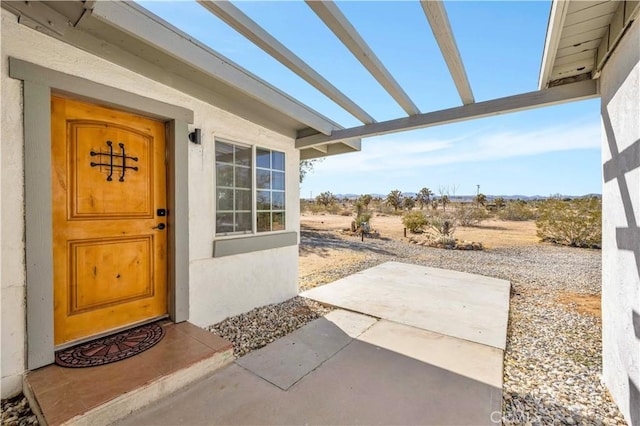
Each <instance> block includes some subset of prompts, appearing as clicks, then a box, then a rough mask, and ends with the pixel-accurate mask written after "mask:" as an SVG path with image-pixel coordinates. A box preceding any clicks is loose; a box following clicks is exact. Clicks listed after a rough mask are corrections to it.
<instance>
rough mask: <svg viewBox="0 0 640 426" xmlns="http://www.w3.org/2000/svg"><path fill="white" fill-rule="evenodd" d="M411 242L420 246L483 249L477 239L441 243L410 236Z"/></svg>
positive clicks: (448, 248)
mask: <svg viewBox="0 0 640 426" xmlns="http://www.w3.org/2000/svg"><path fill="white" fill-rule="evenodd" d="M408 241H409V243H410V244H416V245H419V246H427V247H433V248H441V249H447V250H482V249H483V247H482V243H476V242H475V241H460V240H454V241H451V242H450V243H441V242H437V241H433V240H431V239H429V238H420V237H409V239H408Z"/></svg>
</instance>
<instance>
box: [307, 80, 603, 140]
mask: <svg viewBox="0 0 640 426" xmlns="http://www.w3.org/2000/svg"><path fill="white" fill-rule="evenodd" d="M597 96H598V86H597V82H596V81H595V80H586V81H581V82H578V83H572V84H567V85H563V86H558V87H552V88H550V89H544V90H539V91H535V92H529V93H523V94H521V95H515V96H508V97H505V98H499V99H494V100H491V101H486V102H478V103H474V104H470V105H463V106H461V107H456V108H450V109H444V110H441V111H435V112H428V113H425V114H420V115H414V116H411V117H403V118H398V119H395V120H389V121H383V122H380V123H375V124H367V125H364V126H359V127H352V128H349V129H342V130H334V131H333V132H331V135H329V136H326V135H323V134H316V135H310V136H305V137H302V138H298V139H297V140H296V148H307V147H311V146H314V145H320V144H324V143H328V142H340V141H344V140H348V139H353V138H366V137H371V136H377V135H384V134H388V133H396V132H402V131H406V130H415V129H421V128H425V127H433V126H438V125H442V124H449V123H455V122H459V121H465V120H471V119H475V118H482V117H489V116H494V115H499V114H506V113H510V112H516V111H523V110H526V109H532V108H538V107H542V106H550V105H556V104H561V103H566V102H572V101H579V100H583V99H589V98H595V97H597Z"/></svg>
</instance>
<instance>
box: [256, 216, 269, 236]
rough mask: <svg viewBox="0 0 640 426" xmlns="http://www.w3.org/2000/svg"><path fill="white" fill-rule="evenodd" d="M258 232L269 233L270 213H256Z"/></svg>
mask: <svg viewBox="0 0 640 426" xmlns="http://www.w3.org/2000/svg"><path fill="white" fill-rule="evenodd" d="M257 217H258V232H264V231H271V213H258V216H257Z"/></svg>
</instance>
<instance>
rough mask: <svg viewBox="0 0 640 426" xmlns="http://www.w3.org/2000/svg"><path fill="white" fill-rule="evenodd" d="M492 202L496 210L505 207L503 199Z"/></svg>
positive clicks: (499, 198)
mask: <svg viewBox="0 0 640 426" xmlns="http://www.w3.org/2000/svg"><path fill="white" fill-rule="evenodd" d="M493 201H494V203H496V208H498V209H501V208H503V207H504V206H505V205H506V203H505V202H504V198H502V197H498V198H496V199H495V200H493Z"/></svg>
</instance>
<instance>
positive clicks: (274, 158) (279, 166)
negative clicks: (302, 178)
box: [271, 151, 284, 171]
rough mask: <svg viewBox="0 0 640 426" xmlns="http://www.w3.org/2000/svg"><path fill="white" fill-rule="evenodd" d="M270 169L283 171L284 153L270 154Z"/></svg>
mask: <svg viewBox="0 0 640 426" xmlns="http://www.w3.org/2000/svg"><path fill="white" fill-rule="evenodd" d="M271 168H272V169H274V170H282V171H284V152H278V151H273V152H271Z"/></svg>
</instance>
